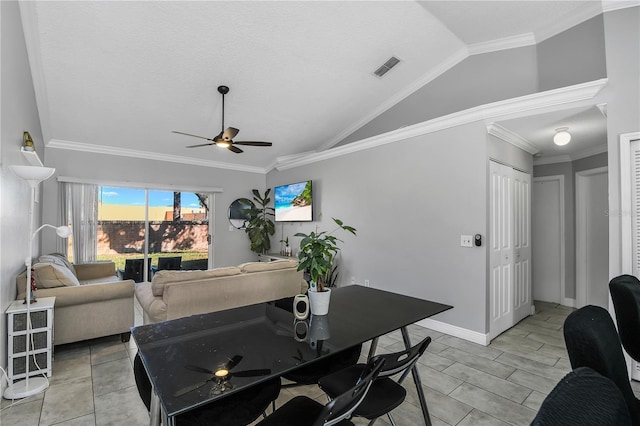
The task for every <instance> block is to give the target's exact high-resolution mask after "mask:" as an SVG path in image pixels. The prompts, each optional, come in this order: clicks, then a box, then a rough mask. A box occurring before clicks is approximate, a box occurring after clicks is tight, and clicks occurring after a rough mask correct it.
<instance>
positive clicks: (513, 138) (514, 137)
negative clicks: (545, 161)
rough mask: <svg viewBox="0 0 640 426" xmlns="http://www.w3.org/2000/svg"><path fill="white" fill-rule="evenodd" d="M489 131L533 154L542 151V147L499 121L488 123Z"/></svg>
mask: <svg viewBox="0 0 640 426" xmlns="http://www.w3.org/2000/svg"><path fill="white" fill-rule="evenodd" d="M487 133H489V134H490V135H493V136H495V137H496V138H498V139H500V140H503V141H505V142H507V143H510V144H511V145H514V146H517V147H518V148H520V149H523V150H525V151H527V152H528V153H529V154H531V155H535V154H537V153H539V152H540V148H538V147H537V146H535V145H534V144H533V143H531V142H529V141H528V140H527V139H525V138H523V137H522V136H520V135H519V134H517V133H515V132H512V131H511V130H509V129H507V128H505V127H502V126H501V125H499V124H498V123H489V124H487Z"/></svg>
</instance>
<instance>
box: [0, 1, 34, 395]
mask: <svg viewBox="0 0 640 426" xmlns="http://www.w3.org/2000/svg"><path fill="white" fill-rule="evenodd" d="M0 19H1V21H0V28H1V31H2V33H1V35H0V42H1V43H2V45H1V48H0V50H1V54H2V57H1V59H0V63H1V64H2V69H1V71H0V73H1V74H0V78H1V82H0V87H1V90H2V107H1V111H2V113H1V116H0V120H1V126H0V140H1V141H2V142H1V144H0V160H1V165H2V168H1V170H0V172H1V174H0V200H1V201H0V217H1V218H2V220H1V221H0V235H2V240H1V241H0V311H1V312H2V315H0V366H2V367H3V368H5V367H6V365H7V349H6V344H7V324H6V315H4V311H5V310H6V309H7V307H8V306H9V304H10V303H11V302H13V301H14V300H15V298H16V285H15V277H16V275H18V274H19V273H20V272H22V271H23V270H24V259H25V256H26V255H27V250H28V226H29V221H28V218H29V215H28V212H29V204H30V203H29V198H30V194H31V189H30V187H29V185H28V184H27V183H26V182H25V181H22V180H20V179H18V178H17V177H15V176H14V175H13V174H12V173H11V172H10V171H9V168H8V166H9V165H27V162H26V160H25V159H24V157H23V156H22V154H20V146H21V145H22V132H23V131H25V130H27V131H29V132H30V133H31V136H32V138H33V140H34V143H35V145H36V149H37V151H38V154H39V155H40V158H41V159H43V151H44V149H43V143H42V133H41V131H40V121H39V119H38V111H37V108H36V103H35V95H34V91H33V85H32V83H31V70H30V68H29V61H28V58H27V51H26V47H25V41H24V35H23V31H22V24H21V21H20V12H19V9H18V3H17V2H15V1H3V2H0ZM41 209H42V203H38V204H36V208H35V212H34V223H35V224H36V225H37V224H39V223H40V211H41ZM38 251H39V248H38V241H37V240H36V241H34V253H38ZM4 385H5V381H4V380H0V391H3V389H4V388H2V386H4Z"/></svg>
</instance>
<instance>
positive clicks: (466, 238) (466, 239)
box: [460, 235, 473, 247]
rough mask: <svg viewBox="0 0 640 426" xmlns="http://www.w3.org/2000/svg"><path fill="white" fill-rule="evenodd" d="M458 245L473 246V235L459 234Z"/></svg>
mask: <svg viewBox="0 0 640 426" xmlns="http://www.w3.org/2000/svg"><path fill="white" fill-rule="evenodd" d="M460 247H473V235H460Z"/></svg>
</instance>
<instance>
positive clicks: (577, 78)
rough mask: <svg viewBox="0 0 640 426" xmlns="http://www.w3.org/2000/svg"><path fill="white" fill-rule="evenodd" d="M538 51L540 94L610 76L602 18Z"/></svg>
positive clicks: (548, 42) (539, 46) (563, 34)
mask: <svg viewBox="0 0 640 426" xmlns="http://www.w3.org/2000/svg"><path fill="white" fill-rule="evenodd" d="M536 48H537V56H538V82H539V84H538V86H539V87H538V89H539V90H540V91H544V90H551V89H557V88H559V87H564V86H570V85H572V84H578V83H584V82H587V81H593V80H598V79H600V78H604V77H606V76H607V70H606V58H605V48H604V19H603V17H602V15H598V16H596V17H594V18H591V19H589V20H588V21H585V22H583V23H582V24H580V25H576V26H575V27H573V28H570V29H568V30H567V31H563V32H561V33H560V34H558V35H556V36H553V37H550V38H548V39H546V40H544V41H542V42H541V43H538V44H537V46H536Z"/></svg>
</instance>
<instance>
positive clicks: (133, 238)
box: [98, 221, 209, 255]
mask: <svg viewBox="0 0 640 426" xmlns="http://www.w3.org/2000/svg"><path fill="white" fill-rule="evenodd" d="M149 227H150V230H149V253H165V252H172V251H175V250H194V251H201V252H204V253H206V252H207V251H208V245H207V232H208V229H209V225H208V224H206V223H205V224H202V223H200V222H187V221H183V222H179V223H174V222H171V221H162V222H150V224H149ZM143 251H144V222H141V221H102V222H99V223H98V254H99V255H114V254H122V253H142V252H143Z"/></svg>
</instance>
